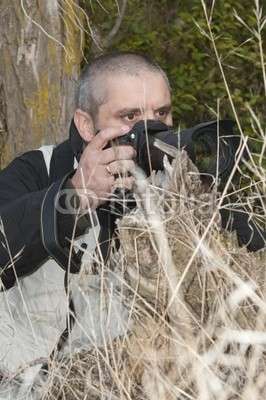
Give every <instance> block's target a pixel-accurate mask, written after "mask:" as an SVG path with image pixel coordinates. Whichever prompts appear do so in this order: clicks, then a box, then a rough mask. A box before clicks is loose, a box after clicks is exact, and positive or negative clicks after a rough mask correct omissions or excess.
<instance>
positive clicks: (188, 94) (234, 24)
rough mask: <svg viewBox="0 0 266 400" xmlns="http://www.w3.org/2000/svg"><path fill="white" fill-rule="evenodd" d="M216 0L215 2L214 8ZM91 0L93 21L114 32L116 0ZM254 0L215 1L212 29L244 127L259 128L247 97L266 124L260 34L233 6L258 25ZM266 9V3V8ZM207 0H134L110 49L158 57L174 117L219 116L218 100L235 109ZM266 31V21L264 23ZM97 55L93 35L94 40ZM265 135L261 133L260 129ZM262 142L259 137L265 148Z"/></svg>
mask: <svg viewBox="0 0 266 400" xmlns="http://www.w3.org/2000/svg"><path fill="white" fill-rule="evenodd" d="M211 3H212V1H208V2H207V6H208V4H209V8H208V12H210V8H211ZM91 4H92V3H91V2H90V1H88V0H85V1H84V4H83V6H85V8H86V9H87V12H88V14H89V16H90V20H91V23H92V25H95V26H97V27H98V28H99V30H100V31H101V34H102V35H103V36H104V35H107V34H108V32H109V31H110V29H111V28H112V26H113V24H114V21H115V19H116V17H117V14H118V9H117V2H116V1H113V0H101V2H100V3H99V2H94V3H93V7H92V6H91ZM253 8H255V2H254V3H253V1H250V0H242V1H241V2H236V1H235V0H225V1H216V3H215V6H214V9H213V17H212V24H211V26H212V31H213V34H214V36H215V39H216V46H217V49H218V52H219V55H220V57H221V60H222V65H223V68H224V72H225V75H226V79H227V81H228V84H229V88H230V92H231V95H232V99H233V101H234V104H235V107H236V109H237V112H238V115H239V117H240V120H241V123H242V125H243V128H244V131H245V133H246V134H248V135H250V136H252V135H253V136H254V135H255V136H256V134H255V133H254V130H252V128H251V117H250V113H249V112H248V110H247V107H246V104H249V105H250V106H251V107H252V109H253V110H254V112H255V113H256V114H257V115H258V118H259V119H260V121H261V123H262V126H263V124H264V122H265V115H266V106H265V94H264V87H263V75H262V67H261V61H260V56H259V46H258V41H257V40H256V39H255V37H254V35H253V34H252V33H250V31H249V30H248V29H246V28H245V27H243V25H242V24H241V23H240V22H239V21H238V20H237V18H236V17H235V15H234V14H235V13H234V10H236V12H237V14H238V15H239V16H240V17H241V18H242V19H243V20H244V21H245V22H246V23H247V24H248V26H249V27H251V28H252V29H253V28H256V26H257V25H256V18H255V14H254V12H253ZM264 12H265V10H264ZM203 32H207V33H208V28H207V24H206V20H205V17H204V12H203V7H202V4H201V1H200V0H186V1H178V0H134V1H133V0H129V2H128V7H127V10H126V14H125V17H124V19H123V22H122V25H121V28H120V30H119V32H118V34H117V36H116V38H115V41H114V42H113V43H112V46H111V48H109V49H108V50H114V49H119V50H137V51H141V52H144V53H148V54H149V55H151V56H152V57H153V58H155V59H156V60H157V61H158V62H159V64H160V65H161V66H162V67H163V68H164V69H165V71H166V72H167V74H168V76H169V79H170V82H171V85H172V89H173V113H174V120H175V124H176V125H178V124H180V125H181V126H191V125H192V124H195V123H197V122H199V121H202V120H205V119H210V118H216V116H215V113H216V112H217V102H219V112H220V116H221V117H233V113H232V108H231V106H230V103H229V101H228V95H227V93H226V89H225V85H224V82H223V79H222V75H221V72H220V70H219V67H218V63H217V59H216V57H215V53H214V51H213V46H212V43H211V42H210V40H209V38H208V37H206V35H204V33H203ZM262 35H263V39H265V38H266V27H265V26H264V30H263V31H262ZM86 52H87V56H88V59H89V58H90V43H89V42H88V43H87V50H86ZM257 137H258V136H257ZM259 147H260V143H259V142H255V141H254V148H255V149H257V150H258V151H259Z"/></svg>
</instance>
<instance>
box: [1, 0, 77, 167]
mask: <svg viewBox="0 0 266 400" xmlns="http://www.w3.org/2000/svg"><path fill="white" fill-rule="evenodd" d="M78 15H79V8H78V4H77V0H61V1H60V0H45V1H43V0H20V1H18V0H1V4H0V18H1V24H0V56H1V63H0V167H3V166H4V165H6V164H7V163H8V162H9V161H10V160H11V159H12V158H14V156H16V155H18V154H20V153H22V152H24V151H26V150H30V149H35V148H37V147H39V146H40V145H42V144H47V143H56V142H60V141H62V140H64V139H65V138H66V137H67V135H68V126H69V122H70V120H71V118H72V116H73V110H74V90H75V81H76V79H77V76H78V72H79V66H80V61H81V57H82V43H83V37H82V28H81V23H80V21H79V16H78Z"/></svg>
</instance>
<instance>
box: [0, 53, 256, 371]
mask: <svg viewBox="0 0 266 400" xmlns="http://www.w3.org/2000/svg"><path fill="white" fill-rule="evenodd" d="M145 119H152V120H159V121H162V122H164V123H165V124H167V125H172V114H171V96H170V87H169V82H168V79H167V77H166V75H165V73H164V72H163V71H162V70H161V68H160V67H159V66H157V65H156V64H154V63H153V62H151V61H149V60H148V59H146V58H145V57H143V56H140V55H137V54H130V53H120V54H115V55H104V56H102V57H100V58H98V59H96V60H95V61H94V62H92V64H91V65H89V66H87V67H86V68H85V70H84V72H83V73H82V75H81V77H80V80H79V85H78V92H77V108H76V111H75V114H74V118H73V121H72V125H71V129H70V137H69V139H68V140H66V141H65V142H63V143H62V144H60V145H58V146H57V147H55V148H54V149H53V151H51V149H50V148H49V149H48V150H49V151H48V152H47V148H46V149H45V148H41V149H39V150H33V151H30V152H27V153H25V154H23V155H22V156H20V157H18V158H16V159H15V160H14V161H13V162H12V163H11V164H10V165H9V166H8V167H7V168H6V169H4V170H3V171H2V172H1V173H0V215H1V219H2V229H1V233H0V239H1V242H0V267H1V270H2V273H1V279H2V285H3V288H5V289H6V291H5V302H3V303H5V304H2V311H1V315H5V316H6V317H5V318H6V321H4V322H5V323H6V326H9V325H8V324H9V318H12V319H13V321H15V322H14V324H13V325H12V328H11V330H12V332H11V333H10V334H8V335H7V334H6V333H5V334H4V335H3V336H2V337H1V336H0V340H1V342H3V340H6V342H5V343H6V346H7V347H6V354H3V355H2V358H4V357H5V358H4V359H7V360H11V361H8V362H7V365H8V367H10V365H11V364H12V365H13V367H14V366H18V365H19V362H21V360H24V359H25V358H26V360H27V361H30V360H32V359H34V357H35V358H37V357H40V356H46V357H47V356H48V354H49V353H50V352H51V349H53V348H54V346H55V344H56V343H57V341H58V339H59V336H60V333H61V332H62V330H63V329H64V327H65V315H66V313H67V309H68V303H67V301H66V296H65V293H64V283H63V282H64V271H63V269H62V268H60V267H63V268H65V269H70V271H71V272H77V271H78V269H79V265H80V262H81V256H80V255H83V253H84V251H82V245H84V247H86V254H87V256H88V257H90V256H91V255H92V253H93V252H94V250H95V248H96V247H97V239H98V242H99V243H100V247H101V248H100V249H99V250H100V252H101V257H102V259H105V258H106V255H107V253H108V243H109V241H108V239H109V238H110V237H111V236H112V233H113V229H114V219H115V218H114V216H113V215H111V213H110V212H109V210H108V206H106V201H107V199H108V198H109V197H110V195H111V194H112V193H113V192H114V190H115V188H116V187H124V188H128V189H130V188H131V187H132V183H133V178H132V176H130V174H128V172H130V171H132V169H134V156H135V151H134V149H133V148H132V147H131V146H117V147H109V148H106V146H107V144H108V143H109V142H110V141H111V140H113V139H115V138H118V137H120V136H122V135H124V134H125V133H127V132H128V131H129V130H130V128H131V127H132V126H133V125H134V124H135V123H136V122H137V121H139V120H145ZM117 176H118V178H117ZM71 188H72V190H73V189H74V190H75V192H76V193H77V195H78V199H79V211H80V215H81V217H80V218H78V221H76V218H75V215H74V214H71V213H67V212H60V210H61V211H62V210H64V209H65V207H64V206H65V204H64V198H63V197H62V196H61V197H60V196H58V194H60V193H61V192H64V190H69V189H71ZM88 204H89V207H90V209H89V210H87V206H88ZM83 214H85V215H83ZM227 219H228V218H227ZM243 229H244V231H245V232H246V231H247V230H246V227H245V228H243ZM253 231H254V229H253ZM73 232H74V233H73ZM85 233H86V234H87V235H89V238H88V237H87V239H86V240H85V239H84V235H85ZM251 233H252V232H251V231H250V230H249V231H248V237H246V238H243V240H242V242H243V243H244V244H247V243H249V242H250V239H251ZM253 233H254V232H253ZM245 234H246V233H245ZM73 237H74V238H78V237H81V238H82V240H81V245H80V247H79V251H77V252H75V251H73V249H72V246H71V244H70V242H71V239H72V238H73ZM256 240H257V241H256V246H255V247H257V248H261V247H263V245H264V242H262V240H263V237H262V236H261V235H260V233H258V232H257V231H256ZM249 244H250V243H249ZM257 248H254V249H255V250H256V249H257ZM80 252H81V253H80ZM51 256H52V258H53V259H54V261H51V260H49V259H48V258H49V257H51ZM10 288H11V289H10ZM7 289H9V290H7ZM12 291H13V292H12ZM10 293H11V294H12V295H11V294H10ZM25 299H26V300H25ZM36 299H37V301H36ZM38 299H40V300H38ZM18 303H19V304H20V309H18ZM12 307H13V308H12ZM14 314H16V315H14ZM22 316H23V317H22ZM23 318H24V319H26V323H25V322H24V320H23ZM17 327H19V328H17ZM16 329H18V330H20V332H23V333H24V332H25V335H26V334H27V335H28V332H31V336H30V339H29V340H28V341H27V345H25V343H24V342H25V341H26V339H25V337H23V335H22V336H21V334H18V336H16V337H17V338H18V339H17V341H18V343H20V344H21V349H20V350H19V351H20V357H18V354H17V350H14V349H12V345H11V344H10V337H12V335H13V331H16ZM6 337H8V338H9V339H6ZM51 338H52V339H51ZM24 339H25V340H24ZM8 340H9V341H8ZM2 348H5V346H2ZM29 349H30V350H29ZM27 352H28V353H27ZM25 353H27V354H28V356H27V357H25ZM18 359H19V361H17V360H18Z"/></svg>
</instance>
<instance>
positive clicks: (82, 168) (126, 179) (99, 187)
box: [71, 126, 136, 209]
mask: <svg viewBox="0 0 266 400" xmlns="http://www.w3.org/2000/svg"><path fill="white" fill-rule="evenodd" d="M129 129H130V128H129V127H127V126H125V127H122V128H108V129H104V130H102V131H100V132H99V133H97V134H96V135H95V136H94V137H93V139H92V140H91V141H90V143H89V144H88V145H87V146H86V148H85V150H84V151H83V153H82V156H81V158H80V162H79V165H78V168H77V171H76V173H75V175H73V177H72V178H71V183H72V185H73V186H74V188H75V189H76V191H77V192H78V194H79V196H80V201H81V208H82V209H86V208H88V207H90V208H93V209H95V208H97V207H98V206H99V205H100V204H103V203H104V202H106V201H107V199H108V197H110V195H111V194H112V192H113V191H114V189H115V188H116V187H124V188H128V189H131V187H132V185H133V181H134V178H133V177H132V176H127V175H128V172H130V171H132V170H133V169H134V167H135V163H134V161H133V158H134V157H135V155H136V152H135V150H134V149H133V147H132V146H115V147H110V148H107V149H104V148H105V147H106V145H107V144H108V143H109V142H110V141H111V140H113V139H115V138H118V137H119V136H123V135H125V134H126V133H127V132H128V131H129ZM114 175H116V176H118V178H117V179H116V178H115V176H114Z"/></svg>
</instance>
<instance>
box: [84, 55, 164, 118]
mask: <svg viewBox="0 0 266 400" xmlns="http://www.w3.org/2000/svg"><path fill="white" fill-rule="evenodd" d="M143 70H146V71H149V72H156V73H160V74H161V75H162V76H163V78H164V79H165V81H166V83H167V85H168V87H169V90H170V84H169V81H168V78H167V75H166V74H165V72H164V71H163V70H162V68H161V67H160V66H159V65H158V64H157V63H156V62H154V61H152V60H151V59H150V58H148V57H147V56H144V55H142V54H138V53H132V52H117V53H110V54H104V55H101V56H100V57H97V58H96V59H94V60H93V61H92V62H91V63H90V64H88V65H86V66H85V67H84V69H83V70H82V73H81V75H80V78H79V81H78V88H77V93H76V107H77V108H80V109H81V110H83V111H85V112H88V113H89V114H91V115H92V116H96V115H97V112H98V107H99V106H100V105H101V104H103V103H104V101H105V96H106V93H105V90H103V88H102V87H100V84H99V82H101V81H102V79H104V78H105V77H106V76H107V75H108V74H112V73H114V74H121V73H124V74H129V75H134V76H136V75H138V74H139V72H140V71H143Z"/></svg>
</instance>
